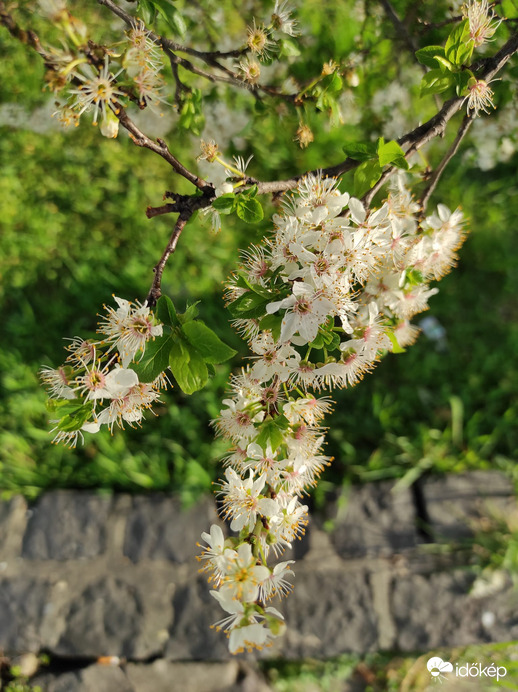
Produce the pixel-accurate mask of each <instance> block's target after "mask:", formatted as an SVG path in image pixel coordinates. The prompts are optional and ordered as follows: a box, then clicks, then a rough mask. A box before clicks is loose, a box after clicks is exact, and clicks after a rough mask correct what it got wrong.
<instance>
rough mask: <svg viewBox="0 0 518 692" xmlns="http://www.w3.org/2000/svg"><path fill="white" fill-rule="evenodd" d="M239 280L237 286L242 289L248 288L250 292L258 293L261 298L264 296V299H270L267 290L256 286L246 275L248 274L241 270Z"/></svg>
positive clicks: (238, 275)
mask: <svg viewBox="0 0 518 692" xmlns="http://www.w3.org/2000/svg"><path fill="white" fill-rule="evenodd" d="M237 277H238V278H237V280H236V286H239V287H240V288H246V289H248V290H249V291H253V292H254V293H258V294H259V295H260V296H263V297H264V298H269V297H270V293H269V291H268V289H267V288H265V287H264V286H261V284H254V283H253V282H252V281H250V279H249V278H248V276H247V275H246V272H244V271H243V270H239V271H238V272H237Z"/></svg>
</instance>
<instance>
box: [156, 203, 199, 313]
mask: <svg viewBox="0 0 518 692" xmlns="http://www.w3.org/2000/svg"><path fill="white" fill-rule="evenodd" d="M191 216H192V212H191V213H190V214H189V213H185V214H180V216H179V217H178V219H177V220H176V223H175V226H174V229H173V232H172V233H171V237H170V238H169V242H168V243H167V247H166V249H165V250H164V252H163V254H162V257H161V258H160V261H159V262H158V264H156V265H155V266H154V267H153V272H154V273H155V278H154V279H153V283H152V284H151V288H150V289H149V293H148V294H147V298H146V303H147V305H148V306H149V307H150V308H153V307H154V306H155V305H156V302H157V300H158V299H159V298H160V296H161V295H162V289H161V284H162V274H163V273H164V268H165V265H166V264H167V260H168V259H169V257H170V256H171V255H172V254H173V252H174V251H175V250H176V245H177V244H178V239H179V238H180V235H181V234H182V231H183V229H184V228H185V225H186V224H187V221H189V219H190V218H191Z"/></svg>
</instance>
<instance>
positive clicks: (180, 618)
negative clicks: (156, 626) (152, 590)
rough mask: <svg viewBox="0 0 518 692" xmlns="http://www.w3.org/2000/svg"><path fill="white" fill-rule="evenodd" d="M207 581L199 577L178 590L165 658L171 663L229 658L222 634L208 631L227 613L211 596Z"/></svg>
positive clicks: (213, 630) (211, 630) (174, 601)
mask: <svg viewBox="0 0 518 692" xmlns="http://www.w3.org/2000/svg"><path fill="white" fill-rule="evenodd" d="M210 589H211V586H210V585H209V584H207V580H206V579H204V578H203V577H201V576H200V577H198V578H197V579H195V580H193V581H192V582H190V583H189V584H187V585H186V586H182V587H180V588H178V590H177V591H176V593H175V596H174V600H173V608H174V614H175V615H174V623H173V627H172V629H171V631H170V637H169V642H168V644H167V648H166V652H165V656H166V658H169V659H171V660H189V659H195V660H200V661H206V660H212V661H222V660H227V659H229V658H231V656H230V654H229V652H228V644H227V639H226V637H225V635H224V634H223V633H222V632H216V630H215V629H211V625H213V624H214V623H215V622H217V621H218V620H221V619H222V618H224V617H225V615H226V613H225V611H223V610H222V609H221V607H220V606H219V605H218V603H216V601H215V600H214V598H212V596H211V595H210Z"/></svg>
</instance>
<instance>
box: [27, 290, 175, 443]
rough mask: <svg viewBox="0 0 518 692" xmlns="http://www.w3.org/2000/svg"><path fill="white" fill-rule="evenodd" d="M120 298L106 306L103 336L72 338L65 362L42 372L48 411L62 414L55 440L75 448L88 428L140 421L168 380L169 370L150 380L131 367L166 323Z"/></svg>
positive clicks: (137, 305) (100, 328)
mask: <svg viewBox="0 0 518 692" xmlns="http://www.w3.org/2000/svg"><path fill="white" fill-rule="evenodd" d="M115 301H116V303H117V306H118V307H117V308H112V307H108V308H106V315H105V316H104V317H103V318H102V320H101V321H100V322H99V325H98V327H99V328H98V332H99V334H100V335H101V337H102V338H101V340H95V339H82V338H81V337H75V338H73V339H72V340H71V342H70V344H69V345H68V346H67V347H66V350H67V351H68V353H69V355H68V357H67V359H66V361H65V363H64V364H63V365H61V366H60V367H59V368H51V367H48V366H45V367H43V368H42V369H41V371H40V375H41V379H42V381H43V384H44V386H45V388H46V389H47V392H48V395H49V402H48V409H49V411H50V412H51V413H55V414H57V415H59V418H57V419H55V420H53V423H54V424H55V427H54V428H53V430H52V431H51V432H55V433H56V434H55V437H54V440H53V441H54V442H56V443H58V442H64V443H65V444H67V445H69V446H71V447H75V445H76V444H77V441H78V439H82V438H83V432H90V433H96V432H98V431H99V430H100V428H101V426H102V425H107V426H108V427H109V428H110V430H113V427H114V426H115V425H118V426H119V427H121V428H124V425H125V424H126V423H127V424H128V425H130V426H134V425H135V424H140V421H141V420H142V418H143V416H144V411H145V410H146V409H150V408H151V406H152V404H153V403H154V402H156V401H158V400H159V396H160V390H161V389H164V388H165V387H166V386H167V384H168V379H167V375H166V373H165V372H162V373H161V374H160V375H159V376H158V377H156V378H155V379H154V380H153V381H152V382H145V381H140V380H139V376H138V374H137V372H136V371H135V370H134V369H132V367H131V366H132V364H133V363H134V362H135V360H138V358H141V357H142V355H143V354H144V351H145V348H146V344H147V343H148V342H149V341H150V339H154V338H155V337H157V336H161V335H162V329H163V327H162V325H161V324H159V323H157V321H156V319H155V317H154V315H153V313H152V312H151V311H150V309H149V308H148V307H147V306H146V305H145V304H144V305H140V303H131V302H129V301H127V300H123V299H122V298H115Z"/></svg>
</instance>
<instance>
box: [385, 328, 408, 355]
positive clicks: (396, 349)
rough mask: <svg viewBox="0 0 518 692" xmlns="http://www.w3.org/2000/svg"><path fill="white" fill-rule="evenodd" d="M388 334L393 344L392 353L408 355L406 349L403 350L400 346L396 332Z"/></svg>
mask: <svg viewBox="0 0 518 692" xmlns="http://www.w3.org/2000/svg"><path fill="white" fill-rule="evenodd" d="M386 334H387V336H388V338H389V339H390V341H391V342H392V353H406V349H405V348H402V347H401V346H400V345H399V344H398V340H397V338H396V335H395V334H394V332H387V333H386Z"/></svg>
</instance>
